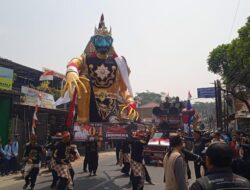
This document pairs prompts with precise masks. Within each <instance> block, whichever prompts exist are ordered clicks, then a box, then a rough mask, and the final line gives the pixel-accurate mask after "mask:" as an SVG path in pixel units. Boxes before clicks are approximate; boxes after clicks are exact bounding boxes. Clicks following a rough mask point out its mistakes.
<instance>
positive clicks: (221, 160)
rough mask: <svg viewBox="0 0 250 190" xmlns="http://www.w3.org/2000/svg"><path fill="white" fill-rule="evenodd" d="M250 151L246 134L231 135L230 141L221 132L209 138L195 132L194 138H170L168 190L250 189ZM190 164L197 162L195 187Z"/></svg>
mask: <svg viewBox="0 0 250 190" xmlns="http://www.w3.org/2000/svg"><path fill="white" fill-rule="evenodd" d="M238 138H239V139H238ZM237 139H238V140H237ZM190 141H192V143H193V147H192V148H191V149H190V150H192V154H193V155H192V156H190V155H189V156H188V157H187V152H189V153H191V152H190V151H189V150H187V147H186V144H188V143H189V142H190ZM249 150H250V146H249V145H248V140H247V138H246V136H244V135H239V136H238V137H237V136H232V139H231V140H229V141H228V139H227V138H225V139H224V138H223V137H222V135H221V134H220V132H215V133H214V134H213V135H212V136H211V135H209V136H206V135H203V134H202V132H201V131H199V130H195V131H194V132H193V137H187V136H185V134H184V135H183V133H180V132H179V133H176V135H174V136H172V137H170V149H169V151H168V153H167V154H166V156H165V158H164V161H163V164H164V174H165V190H185V189H190V190H210V189H211V190H213V189H235V190H238V189H250V182H249V178H250V173H249V171H250V157H249V156H250V154H249ZM190 157H191V158H192V157H193V158H194V159H189V158H190ZM188 161H194V171H195V177H196V181H195V182H194V183H193V184H188V178H189V177H190V176H188V175H190V174H189V172H188V168H189V166H188ZM201 168H202V169H203V172H202V173H201V171H202V170H201Z"/></svg>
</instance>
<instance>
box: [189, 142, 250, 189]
mask: <svg viewBox="0 0 250 190" xmlns="http://www.w3.org/2000/svg"><path fill="white" fill-rule="evenodd" d="M232 158H233V153H232V151H231V149H230V147H229V146H228V145H227V144H225V143H222V142H215V143H212V144H211V145H209V147H208V148H207V150H206V166H207V169H208V171H207V173H206V175H205V176H203V177H201V178H199V179H197V180H196V181H195V182H194V183H193V184H192V186H191V188H190V190H219V189H225V190H226V189H234V190H243V189H250V182H249V181H248V180H247V179H246V178H244V177H241V176H238V175H236V174H234V173H233V172H232V169H231V167H230V166H231V162H232Z"/></svg>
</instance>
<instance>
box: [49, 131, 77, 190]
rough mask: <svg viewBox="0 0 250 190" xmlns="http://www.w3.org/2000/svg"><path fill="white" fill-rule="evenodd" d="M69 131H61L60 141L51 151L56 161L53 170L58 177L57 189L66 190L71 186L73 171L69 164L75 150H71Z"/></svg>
mask: <svg viewBox="0 0 250 190" xmlns="http://www.w3.org/2000/svg"><path fill="white" fill-rule="evenodd" d="M70 138H71V137H70V133H69V132H68V131H64V132H63V133H62V141H60V142H59V143H58V144H57V145H56V147H55V151H54V153H53V158H54V159H55V161H56V166H55V170H56V171H57V175H58V178H59V183H58V186H57V190H66V189H67V188H68V189H69V187H70V188H71V187H72V186H73V177H74V171H73V169H72V166H71V164H70V162H71V161H73V158H74V157H75V156H76V152H74V151H72V147H71V145H70Z"/></svg>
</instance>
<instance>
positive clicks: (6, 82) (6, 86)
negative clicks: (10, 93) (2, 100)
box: [0, 67, 13, 90]
mask: <svg viewBox="0 0 250 190" xmlns="http://www.w3.org/2000/svg"><path fill="white" fill-rule="evenodd" d="M12 83H13V70H12V69H8V68H4V67H0V89H1V90H12Z"/></svg>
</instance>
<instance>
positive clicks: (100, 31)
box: [95, 14, 112, 36]
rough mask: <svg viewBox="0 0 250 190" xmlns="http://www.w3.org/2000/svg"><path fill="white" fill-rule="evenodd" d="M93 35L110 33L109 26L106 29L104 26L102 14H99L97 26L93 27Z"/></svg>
mask: <svg viewBox="0 0 250 190" xmlns="http://www.w3.org/2000/svg"><path fill="white" fill-rule="evenodd" d="M95 35H102V36H111V35H112V32H111V27H110V29H109V31H108V29H107V27H106V26H105V22H104V16H103V14H102V16H101V19H100V22H99V26H98V28H96V27H95Z"/></svg>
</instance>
